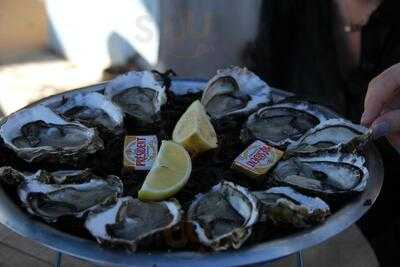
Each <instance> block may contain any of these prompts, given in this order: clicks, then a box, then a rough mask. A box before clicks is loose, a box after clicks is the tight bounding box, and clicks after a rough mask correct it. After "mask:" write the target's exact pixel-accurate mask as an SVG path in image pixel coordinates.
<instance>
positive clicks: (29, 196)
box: [18, 171, 123, 222]
mask: <svg viewBox="0 0 400 267" xmlns="http://www.w3.org/2000/svg"><path fill="white" fill-rule="evenodd" d="M79 172H80V171H63V172H62V173H60V172H56V173H53V174H52V173H47V172H44V171H38V172H37V173H35V174H33V175H31V176H26V177H25V181H24V182H23V183H21V184H20V186H19V187H18V195H19V197H20V200H21V201H22V203H23V204H24V205H25V207H26V208H27V210H28V211H29V212H30V213H31V214H33V215H36V216H39V217H42V218H43V219H44V220H46V221H49V222H54V221H57V220H58V219H59V218H60V217H62V216H67V215H70V216H75V217H82V216H84V215H85V214H87V212H89V211H91V210H94V209H97V208H99V207H101V206H103V205H107V204H110V203H112V202H113V201H115V200H116V199H117V197H118V196H119V195H120V194H121V193H122V189H123V185H122V182H121V180H120V179H119V178H118V177H116V176H112V175H110V176H108V177H106V178H104V179H103V178H99V177H96V176H95V175H93V174H92V175H91V177H90V179H88V177H87V175H88V173H87V171H83V172H81V173H79ZM79 175H82V176H83V177H82V182H75V183H66V181H68V179H71V177H74V179H73V180H78V179H77V178H78V177H79ZM60 177H64V179H61V178H60ZM68 177H69V178H68ZM59 180H62V181H63V183H61V184H58V183H56V181H59Z"/></svg>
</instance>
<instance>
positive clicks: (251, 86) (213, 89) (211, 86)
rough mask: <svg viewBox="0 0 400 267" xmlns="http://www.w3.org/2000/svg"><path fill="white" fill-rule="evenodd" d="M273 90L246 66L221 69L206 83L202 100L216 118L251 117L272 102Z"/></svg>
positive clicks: (212, 116)
mask: <svg viewBox="0 0 400 267" xmlns="http://www.w3.org/2000/svg"><path fill="white" fill-rule="evenodd" d="M271 99H272V98H271V89H270V87H269V86H268V85H267V84H266V83H265V82H264V81H262V80H261V79H260V78H259V77H258V76H257V75H255V74H254V73H252V72H251V71H249V70H247V69H246V68H243V69H242V68H239V67H233V68H227V69H223V70H219V71H218V73H217V75H215V76H214V77H213V78H212V79H211V80H210V81H209V82H208V83H207V85H206V88H205V89H204V92H203V96H202V99H201V103H202V104H203V106H204V107H205V109H206V111H207V112H208V114H210V116H211V118H213V119H221V118H224V117H226V116H233V115H243V116H247V115H249V114H250V113H252V112H254V111H256V110H257V109H259V108H260V107H262V106H265V105H267V104H269V103H270V102H271Z"/></svg>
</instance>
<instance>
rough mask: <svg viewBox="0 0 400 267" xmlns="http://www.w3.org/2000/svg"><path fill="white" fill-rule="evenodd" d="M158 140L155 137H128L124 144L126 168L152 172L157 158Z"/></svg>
mask: <svg viewBox="0 0 400 267" xmlns="http://www.w3.org/2000/svg"><path fill="white" fill-rule="evenodd" d="M157 152H158V139H157V136H155V135H137V136H135V135H128V136H126V137H125V143H124V167H125V168H128V169H134V170H150V169H151V166H152V165H153V163H154V160H155V159H156V157H157Z"/></svg>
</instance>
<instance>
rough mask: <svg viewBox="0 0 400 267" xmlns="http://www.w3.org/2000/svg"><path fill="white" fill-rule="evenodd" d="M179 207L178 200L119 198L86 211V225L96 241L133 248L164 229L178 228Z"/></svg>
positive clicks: (179, 218)
mask: <svg viewBox="0 0 400 267" xmlns="http://www.w3.org/2000/svg"><path fill="white" fill-rule="evenodd" d="M182 213H183V212H182V210H181V206H180V205H179V203H178V201H176V200H169V201H162V202H142V201H140V200H138V199H133V198H132V197H124V198H119V199H118V201H117V202H116V203H115V204H114V205H112V206H109V207H107V208H104V209H102V210H98V211H95V212H92V213H90V214H89V216H88V217H87V219H86V222H85V227H86V229H88V230H89V232H90V233H91V234H92V235H93V236H94V237H95V238H96V239H97V241H98V242H99V243H106V244H108V245H122V246H124V247H126V248H128V249H129V250H131V251H135V250H136V249H137V248H138V247H139V246H142V245H143V244H149V243H152V242H155V241H156V240H157V238H159V237H160V236H162V235H163V234H164V233H165V231H172V230H173V228H175V227H179V224H180V222H181V219H182Z"/></svg>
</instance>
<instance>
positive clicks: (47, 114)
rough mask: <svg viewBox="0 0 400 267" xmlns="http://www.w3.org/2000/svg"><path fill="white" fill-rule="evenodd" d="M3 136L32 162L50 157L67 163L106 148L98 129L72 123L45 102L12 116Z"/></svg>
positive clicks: (8, 120) (2, 131) (11, 146)
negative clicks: (43, 104) (44, 104)
mask: <svg viewBox="0 0 400 267" xmlns="http://www.w3.org/2000/svg"><path fill="white" fill-rule="evenodd" d="M0 136H1V137H2V138H3V141H4V143H5V145H6V146H7V147H9V148H10V149H12V150H13V151H14V152H16V154H17V155H18V156H19V157H21V158H22V159H24V160H25V161H28V162H32V161H39V160H43V159H47V160H49V161H52V162H53V161H57V162H60V163H64V162H69V161H71V160H72V159H75V160H77V159H80V158H83V157H84V156H86V155H87V154H93V153H95V152H97V151H98V150H100V149H103V141H102V140H101V139H100V138H99V137H98V133H97V131H96V130H95V129H93V128H87V127H86V126H84V125H82V124H80V123H78V122H68V121H66V120H64V119H63V118H61V117H60V116H59V115H57V114H56V113H54V112H53V111H52V110H51V109H49V108H47V107H45V106H42V105H37V106H35V107H32V108H27V109H24V110H21V111H19V112H17V113H14V114H12V115H10V116H9V117H8V119H7V121H6V122H5V123H4V124H3V125H1V128H0Z"/></svg>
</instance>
